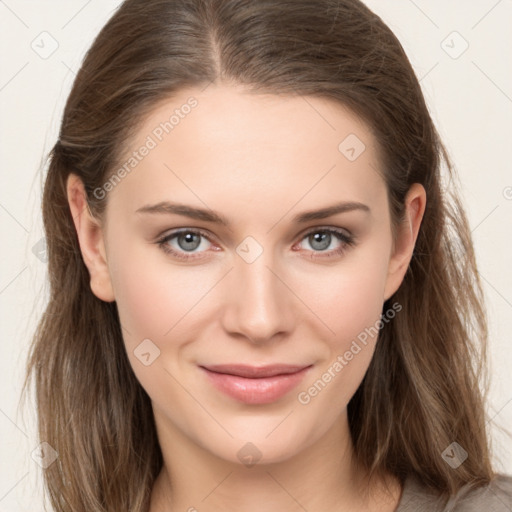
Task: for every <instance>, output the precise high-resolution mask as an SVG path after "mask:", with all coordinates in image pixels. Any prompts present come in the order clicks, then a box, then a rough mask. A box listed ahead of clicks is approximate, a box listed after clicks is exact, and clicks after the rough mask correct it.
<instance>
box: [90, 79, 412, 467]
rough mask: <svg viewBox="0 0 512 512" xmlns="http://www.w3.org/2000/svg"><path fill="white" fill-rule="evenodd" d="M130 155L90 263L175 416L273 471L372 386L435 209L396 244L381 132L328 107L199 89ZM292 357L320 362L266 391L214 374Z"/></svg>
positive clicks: (173, 427)
mask: <svg viewBox="0 0 512 512" xmlns="http://www.w3.org/2000/svg"><path fill="white" fill-rule="evenodd" d="M191 97H193V98H194V100H189V98H191ZM186 105H189V107H186ZM176 109H177V113H176V112H175V111H176ZM173 112H175V114H176V115H175V116H174V118H173V119H172V120H171V121H170V123H171V124H169V118H170V116H171V115H172V114H173ZM166 122H167V123H168V124H167V125H166V124H165V123H166ZM144 147H145V148H146V150H144V149H142V148H144ZM133 152H135V153H133ZM125 157H126V158H125V160H124V161H123V163H128V165H127V166H126V167H125V171H126V172H124V173H122V172H121V173H118V176H119V175H120V177H121V178H122V179H121V180H120V181H119V180H117V181H118V183H117V182H115V183H114V181H112V182H111V183H110V184H106V187H105V188H104V190H107V191H108V196H107V198H106V199H105V200H108V203H107V208H106V213H105V214H106V217H105V218H106V223H105V224H104V225H103V228H102V232H101V237H100V238H99V239H98V240H99V241H98V244H99V246H100V250H99V251H98V253H97V254H98V255H99V256H98V257H97V261H96V263H92V259H93V257H92V258H91V260H90V261H89V260H86V261H88V266H89V269H90V271H91V280H92V286H93V290H94V292H95V293H96V294H97V295H98V296H99V297H100V298H102V299H104V300H115V301H116V303H117V307H118V311H119V316H120V321H121V324H122V327H123V336H124V341H125V345H126V351H127V354H128V357H129V360H130V363H131V365H132V367H133V371H134V372H135V375H136V377H137V379H138V380H139V381H140V383H141V385H142V386H143V388H144V389H145V390H146V392H147V393H148V395H149V397H150V398H151V400H152V403H153V407H154V412H155V416H156V417H157V420H158V422H159V423H160V424H161V425H165V428H166V429H167V430H168V431H169V432H172V431H174V432H179V433H180V434H181V435H182V436H185V437H186V438H187V439H189V440H190V441H192V442H193V443H194V444H196V445H198V446H201V447H202V448H204V449H206V450H208V451H209V452H210V453H212V454H215V455H217V456H218V457H221V458H223V459H225V460H230V461H234V462H239V461H240V454H239V453H238V452H239V450H240V448H241V447H242V446H244V445H245V443H247V442H251V443H253V444H254V445H255V446H256V447H257V448H258V450H259V452H260V456H261V457H262V460H261V462H262V463H263V462H277V461H281V460H284V459H286V458H288V457H290V456H292V455H293V454H294V453H296V452H297V451H298V450H299V449H303V448H304V447H306V446H309V445H311V444H312V443H313V442H315V441H316V440H318V439H319V438H320V437H321V436H322V435H324V434H325V433H326V431H327V430H328V429H330V428H331V427H332V426H333V425H334V424H335V422H336V421H337V420H338V419H339V418H340V416H341V415H343V414H344V412H345V410H346V406H347V404H348V402H349V400H350V398H351V397H352V395H353V394H354V393H355V391H356V390H357V388H358V386H359V384H360V383H361V380H362V379H363V377H364V374H365V372H366V370H367V368H368V365H369V363H370V360H371V358H372V355H373V352H374V348H375V343H376V332H377V329H376V328H375V327H376V326H377V327H378V325H379V319H380V318H381V314H382V312H383V309H382V308H383V303H384V301H385V300H386V299H387V298H389V297H390V296H391V295H392V293H393V292H394V291H395V290H396V289H397V288H398V286H399V284H400V282H401V280H402V279H403V275H404V272H405V270H406V268H407V264H408V261H409V258H410V254H411V252H412V248H413V244H414V240H415V237H416V233H417V226H418V224H419V222H417V221H416V220H415V219H417V218H418V217H419V218H420V217H421V213H422V208H421V205H420V207H418V208H416V211H419V212H420V215H419V216H418V215H416V217H414V216H411V219H412V224H411V225H410V226H409V227H411V226H412V231H411V229H408V230H405V232H406V234H405V235H404V240H403V241H402V242H400V243H398V244H396V245H395V246H394V245H393V240H392V234H391V219H390V214H389V205H388V200H387V193H386V185H385V183H384V181H383V179H382V177H381V175H380V174H379V172H378V169H379V168H380V167H379V166H380V163H379V160H378V154H377V146H376V141H375V139H374V137H373V135H372V133H371V131H370V130H369V129H368V127H366V126H365V125H364V124H363V123H362V121H361V120H360V119H358V118H357V117H355V116H354V115H353V114H351V113H350V112H349V111H348V110H346V109H345V108H343V107H342V106H341V105H339V104H337V103H334V102H332V101H330V100H324V99H319V98H313V97H307V98H304V97H278V96H274V95H255V94H250V93H248V92H247V91H246V90H244V89H242V88H237V87H215V86H213V85H210V86H209V87H208V88H207V89H206V90H204V91H201V90H200V89H188V90H183V91H181V92H180V93H179V94H178V95H176V96H175V97H173V98H172V99H170V100H168V101H165V102H162V103H161V104H159V105H158V107H157V108H155V109H154V110H153V111H152V112H151V114H150V115H149V116H148V117H147V118H146V119H145V121H144V123H143V125H142V126H140V128H139V130H138V132H137V136H136V137H135V138H134V140H133V141H132V143H131V148H130V151H129V152H128V153H127V154H126V155H125ZM130 157H132V158H135V160H132V161H131V162H130V161H129V159H130ZM135 161H136V162H135ZM127 169H129V171H128V170H127ZM101 193H102V192H101V191H99V192H98V194H101ZM420 202H421V201H420ZM412 203H414V201H412V202H411V204H412ZM178 205H179V206H178ZM326 209H332V210H331V211H325V210H326ZM412 210H413V208H412V207H411V211H412ZM312 212H320V213H317V214H313V213H312ZM321 212H323V213H321ZM407 233H409V234H407ZM84 237H85V235H84ZM86 243H87V242H84V245H85V244H86ZM101 257H104V273H103V274H101V272H102V270H101V265H102V264H103V263H102V260H101ZM95 274H97V275H98V276H99V277H98V278H97V279H96V278H95ZM101 276H103V277H101ZM397 314H399V313H397ZM356 347H358V348H356ZM274 364H284V365H294V366H298V367H300V368H303V367H306V369H305V370H303V371H301V372H300V373H297V374H295V375H288V377H282V376H281V377H274V378H273V379H272V378H266V379H251V380H250V381H248V380H246V379H244V378H243V377H238V378H236V377H227V376H225V375H224V377H222V376H220V377H219V374H212V372H208V371H207V370H205V369H204V368H203V367H211V366H212V365H248V366H252V367H262V366H267V365H274ZM289 370H290V369H289ZM257 380H259V382H256V381H257ZM221 388H222V389H221ZM292 411H293V414H290V413H291V412H292ZM284 418H286V419H284ZM276 425H278V427H277V428H276ZM270 433H271V435H270Z"/></svg>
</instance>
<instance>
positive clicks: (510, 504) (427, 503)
mask: <svg viewBox="0 0 512 512" xmlns="http://www.w3.org/2000/svg"><path fill="white" fill-rule="evenodd" d="M395 512H512V476H509V475H504V474H498V475H495V477H494V478H493V479H492V481H491V482H490V483H489V485H486V486H484V487H479V488H476V489H474V488H473V489H472V488H471V487H470V486H469V485H467V486H464V487H463V488H462V489H460V490H459V492H458V493H457V494H456V495H455V496H452V497H451V498H450V499H449V500H448V502H447V503H446V502H443V500H442V499H441V498H440V497H439V495H438V494H436V493H435V492H434V491H432V490H430V489H428V488H427V487H426V486H424V485H423V484H422V483H421V482H420V481H419V480H418V479H416V478H414V477H410V478H408V479H407V480H406V481H405V483H404V488H403V492H402V497H401V499H400V502H399V503H398V507H397V508H396V510H395Z"/></svg>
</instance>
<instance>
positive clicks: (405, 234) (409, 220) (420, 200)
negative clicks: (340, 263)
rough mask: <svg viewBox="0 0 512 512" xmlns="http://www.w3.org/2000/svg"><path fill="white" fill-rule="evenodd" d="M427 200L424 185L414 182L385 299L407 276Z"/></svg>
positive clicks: (392, 256) (397, 240) (391, 261)
mask: <svg viewBox="0 0 512 512" xmlns="http://www.w3.org/2000/svg"><path fill="white" fill-rule="evenodd" d="M426 202H427V198H426V192H425V189H424V188H423V186H422V185H421V184H419V183H413V184H412V185H411V187H410V189H409V191H408V192H407V195H406V197H405V219H404V221H403V223H402V224H401V225H400V226H399V227H398V229H397V234H396V240H395V244H394V247H393V253H392V254H391V258H390V260H389V265H388V275H387V280H386V287H385V290H384V301H386V300H388V299H389V298H390V297H391V296H392V295H393V293H395V292H396V291H397V290H398V288H399V287H400V285H401V284H402V281H403V279H404V277H405V274H406V272H407V268H408V267H409V263H410V261H411V258H412V254H413V251H414V246H415V244H416V240H417V238H418V233H419V229H420V225H421V221H422V219H423V214H424V213H425V206H426Z"/></svg>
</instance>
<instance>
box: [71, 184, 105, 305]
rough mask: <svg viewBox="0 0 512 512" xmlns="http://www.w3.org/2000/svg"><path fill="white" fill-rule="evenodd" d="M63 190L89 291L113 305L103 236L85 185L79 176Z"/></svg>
mask: <svg viewBox="0 0 512 512" xmlns="http://www.w3.org/2000/svg"><path fill="white" fill-rule="evenodd" d="M66 189H67V197H68V203H69V208H70V210H71V215H72V216H73V222H74V224H75V229H76V232H77V235H78V241H79V244H80V251H81V253H82V257H83V260H84V263H85V265H86V266H87V269H88V270H89V275H90V276H91V290H92V292H93V293H94V295H96V297H98V299H101V300H103V301H105V302H113V301H114V300H115V298H114V291H113V289H112V283H111V280H110V274H109V272H108V266H107V257H106V251H105V243H104V240H103V237H104V233H103V230H102V228H101V225H100V222H99V221H98V220H97V219H96V218H95V217H93V215H92V214H91V212H90V210H89V205H88V204H87V195H86V193H85V189H84V185H83V183H82V180H81V179H80V178H79V177H78V176H76V175H75V174H70V175H69V176H68V179H67V186H66Z"/></svg>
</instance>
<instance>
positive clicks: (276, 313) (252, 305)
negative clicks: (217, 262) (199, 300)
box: [225, 237, 290, 342]
mask: <svg viewBox="0 0 512 512" xmlns="http://www.w3.org/2000/svg"><path fill="white" fill-rule="evenodd" d="M276 274H279V273H278V272H276V270H275V262H274V257H273V253H272V251H271V250H270V249H268V250H265V249H264V248H263V246H262V245H261V244H259V243H258V242H257V241H256V240H255V239H253V238H251V237H247V239H245V240H244V241H243V242H242V243H241V244H239V246H238V247H237V256H236V259H235V264H234V269H233V272H231V280H230V282H229V291H228V294H229V296H228V299H227V311H226V316H225V327H226V329H227V330H229V331H231V332H238V333H241V334H243V335H245V336H246V337H248V338H249V339H251V340H252V341H254V342H257V341H260V342H261V341H265V340H267V339H270V338H272V337H273V336H274V335H275V334H277V333H279V332H283V331H285V330H286V329H287V328H289V325H286V319H287V318H290V316H289V315H288V314H287V308H288V306H289V299H290V298H289V297H288V296H287V290H286V287H285V286H284V285H283V283H282V282H281V281H280V279H279V278H278V277H277V276H276Z"/></svg>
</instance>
